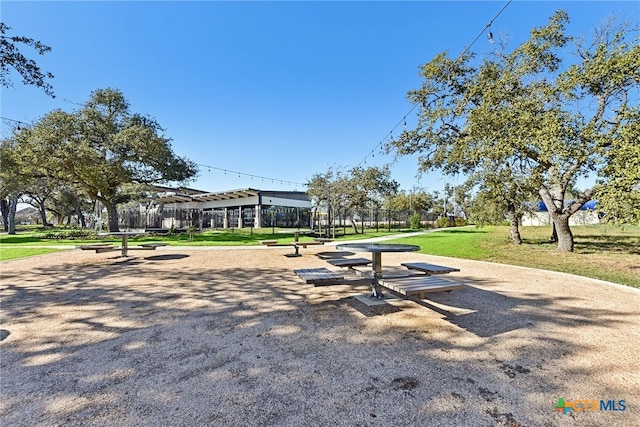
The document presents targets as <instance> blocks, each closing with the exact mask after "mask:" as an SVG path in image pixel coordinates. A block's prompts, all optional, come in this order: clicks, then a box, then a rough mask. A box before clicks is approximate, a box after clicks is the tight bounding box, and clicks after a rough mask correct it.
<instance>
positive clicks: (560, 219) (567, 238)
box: [552, 215, 573, 252]
mask: <svg viewBox="0 0 640 427" xmlns="http://www.w3.org/2000/svg"><path fill="white" fill-rule="evenodd" d="M552 219H553V223H554V225H555V228H556V233H557V234H558V248H557V249H558V250H559V251H563V252H573V233H572V232H571V228H570V227H569V216H567V215H558V216H557V217H556V218H553V217H552Z"/></svg>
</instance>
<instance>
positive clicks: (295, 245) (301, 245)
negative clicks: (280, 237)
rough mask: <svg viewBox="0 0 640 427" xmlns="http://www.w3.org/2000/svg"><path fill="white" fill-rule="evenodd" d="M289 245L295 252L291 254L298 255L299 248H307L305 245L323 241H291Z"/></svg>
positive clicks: (320, 243)
mask: <svg viewBox="0 0 640 427" xmlns="http://www.w3.org/2000/svg"><path fill="white" fill-rule="evenodd" d="M291 245H292V246H293V249H294V250H295V252H294V253H293V254H291V255H292V256H299V255H300V252H299V250H300V248H305V249H306V248H307V246H315V245H324V242H315V241H314V242H300V241H297V242H291Z"/></svg>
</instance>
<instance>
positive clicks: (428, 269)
mask: <svg viewBox="0 0 640 427" xmlns="http://www.w3.org/2000/svg"><path fill="white" fill-rule="evenodd" d="M400 265H402V266H403V267H407V268H408V269H409V270H418V271H422V272H423V273H426V274H428V275H431V274H447V273H453V272H454V271H460V269H459V268H453V267H445V266H444V265H437V264H429V263H426V262H403V263H401V264H400Z"/></svg>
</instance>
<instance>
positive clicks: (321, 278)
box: [293, 267, 344, 286]
mask: <svg viewBox="0 0 640 427" xmlns="http://www.w3.org/2000/svg"><path fill="white" fill-rule="evenodd" d="M293 272H294V273H295V274H296V275H297V276H298V277H300V278H301V279H302V280H304V281H305V282H306V283H311V284H313V285H315V286H318V285H323V284H325V285H326V284H329V283H335V282H337V281H340V280H343V279H344V276H342V275H341V274H338V273H336V272H335V271H331V270H329V269H328V268H324V267H321V268H302V269H298V270H293Z"/></svg>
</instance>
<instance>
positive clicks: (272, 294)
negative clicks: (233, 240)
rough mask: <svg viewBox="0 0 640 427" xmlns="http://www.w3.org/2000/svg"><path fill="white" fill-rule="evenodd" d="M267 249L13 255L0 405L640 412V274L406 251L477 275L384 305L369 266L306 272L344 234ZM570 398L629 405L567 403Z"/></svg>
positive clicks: (233, 415)
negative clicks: (324, 279) (324, 277)
mask: <svg viewBox="0 0 640 427" xmlns="http://www.w3.org/2000/svg"><path fill="white" fill-rule="evenodd" d="M260 249H261V250H258V249H237V248H224V249H223V250H220V249H218V250H193V248H192V249H186V248H161V249H159V250H157V251H155V252H151V251H149V252H136V253H134V256H133V257H130V258H127V259H122V258H118V257H116V256H115V255H114V253H103V254H95V253H93V252H90V251H80V250H73V251H66V252H60V253H55V254H49V255H42V256H38V257H32V258H27V259H22V260H13V261H6V262H3V263H1V264H0V274H1V277H0V296H1V310H0V334H1V336H0V338H1V341H0V351H1V361H0V363H1V366H0V368H1V371H0V372H1V398H0V416H1V419H0V421H1V424H2V425H3V426H58V425H60V426H87V425H100V426H218V425H220V426H226V425H228V426H272V425H274V426H325V425H327V426H390V425H394V426H418V425H424V426H435V425H443V426H447V425H451V426H496V425H498V426H503V425H504V426H555V425H558V426H564V425H569V426H573V425H581V426H582V425H590V426H599V425H602V426H613V425H620V426H638V425H640V357H639V356H638V354H640V318H639V317H638V313H640V291H638V290H636V289H632V288H628V287H623V286H619V285H614V284H609V283H606V282H601V281H596V280H590V279H585V278H579V277H576V276H571V275H567V274H561V273H551V272H546V271H541V270H535V269H526V268H520V267H511V266H505V265H499V264H491V263H484V262H475V261H467V260H459V259H449V258H440V257H434V256H426V255H421V254H414V253H402V254H397V253H394V254H384V255H383V264H385V265H388V266H391V265H398V264H399V263H400V262H403V261H425V262H432V263H439V264H444V265H448V266H452V267H457V268H459V269H460V270H461V271H460V272H459V273H453V274H451V275H450V276H449V277H451V278H454V279H456V280H459V281H461V282H463V283H465V284H466V285H467V286H465V287H464V288H463V289H460V290H456V291H453V292H450V293H439V294H431V295H430V296H429V298H428V299H426V300H422V301H414V300H397V301H393V302H389V303H388V304H386V305H382V306H376V307H368V306H366V305H364V304H362V303H361V302H359V301H358V300H356V299H354V298H353V296H355V295H361V294H364V293H366V291H367V287H366V285H365V284H363V283H362V282H361V281H359V282H358V281H356V282H354V283H349V284H342V285H332V286H322V287H314V286H312V285H308V284H305V283H304V282H303V281H302V280H300V279H299V278H298V277H297V276H295V275H294V274H293V272H292V271H293V269H296V268H313V267H331V266H329V264H327V263H326V262H325V261H323V260H322V259H320V258H319V257H316V256H315V253H316V252H321V251H327V250H334V248H331V247H329V246H322V247H310V248H307V249H301V253H302V254H303V256H301V257H298V258H289V257H286V256H284V254H287V253H289V252H291V249H289V248H260ZM357 256H363V254H357ZM364 256H367V255H364ZM331 268H333V267H331ZM349 277H350V276H349ZM558 398H564V399H565V400H566V401H575V400H580V399H588V400H598V401H599V400H605V401H608V400H613V401H615V403H616V406H615V408H616V409H622V406H621V405H620V403H619V401H620V400H624V401H625V402H624V405H625V406H624V407H625V409H624V410H617V411H593V410H588V411H578V410H571V411H569V412H568V413H567V414H566V415H565V414H563V413H562V412H560V411H557V410H555V409H554V406H555V405H556V403H557V401H558ZM587 407H588V408H591V406H590V405H589V404H587ZM580 408H581V404H578V405H576V409H580Z"/></svg>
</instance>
